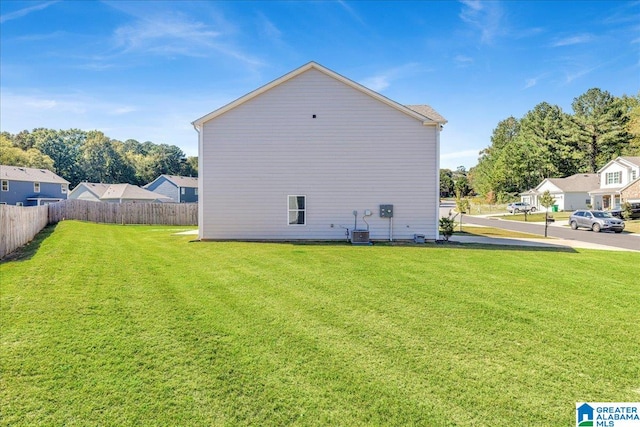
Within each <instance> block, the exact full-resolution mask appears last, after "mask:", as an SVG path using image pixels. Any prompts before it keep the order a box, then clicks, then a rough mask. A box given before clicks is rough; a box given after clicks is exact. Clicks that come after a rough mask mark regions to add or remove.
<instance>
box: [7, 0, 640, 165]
mask: <svg viewBox="0 0 640 427" xmlns="http://www.w3.org/2000/svg"><path fill="white" fill-rule="evenodd" d="M0 31H1V33H0V101H1V105H0V128H1V129H2V130H3V131H8V132H11V133H17V132H19V131H21V130H23V129H28V130H31V129H33V128H35V127H47V128H54V129H68V128H80V129H85V130H91V129H98V130H101V131H103V132H105V133H106V134H107V135H108V136H110V137H112V138H116V139H120V140H125V139H128V138H134V139H137V140H139V141H141V142H143V141H146V140H150V141H153V142H155V143H168V144H175V145H178V146H179V147H181V148H182V149H183V151H184V152H185V153H186V154H187V155H197V134H196V132H195V131H194V130H193V127H192V126H191V124H190V123H191V122H192V121H193V120H195V119H197V118H198V117H200V116H203V115H205V114H207V113H209V112H210V111H213V110H215V109H217V108H218V107H220V106H222V105H224V104H226V103H228V102H230V101H232V100H234V99H236V98H238V97H240V96H242V95H244V94H246V93H248V92H250V91H251V90H253V89H256V88H258V87H260V86H262V85H263V84H266V83H268V82H270V81H271V80H273V79H275V78H277V77H280V76H281V75H283V74H286V73H287V72H289V71H291V70H293V69H295V68H297V67H299V66H301V65H303V64H305V63H307V62H309V61H316V62H319V63H320V64H322V65H324V66H326V67H328V68H330V69H332V70H334V71H336V72H338V73H340V74H342V75H344V76H346V77H348V78H350V79H352V80H355V81H357V82H359V83H361V84H364V85H365V86H367V87H369V88H371V89H373V90H376V91H378V92H380V93H382V94H383V95H385V96H387V97H389V98H391V99H393V100H395V101H397V102H399V103H402V104H422V103H424V104H429V105H431V106H432V107H434V108H435V109H436V110H438V111H439V112H440V113H441V114H442V115H443V116H445V117H446V118H447V119H448V120H449V123H448V124H447V125H446V126H445V129H444V131H443V133H442V135H441V153H442V157H441V167H443V168H451V169H454V168H456V167H457V166H460V165H462V166H465V167H467V168H469V167H471V166H473V165H475V164H476V162H477V157H478V152H479V151H480V150H482V149H483V148H485V147H487V146H488V145H489V144H490V137H491V133H492V130H493V129H494V128H495V126H496V125H497V123H498V122H499V121H500V120H503V119H505V118H507V117H509V116H510V115H513V116H516V117H521V116H522V115H524V114H525V113H526V112H527V111H528V110H530V109H532V108H533V107H534V106H535V105H536V104H538V103H539V102H543V101H546V102H549V103H552V104H557V105H559V106H560V107H562V108H563V110H565V111H567V112H570V111H571V102H572V101H573V99H574V98H575V97H577V96H579V95H581V94H583V93H584V92H586V91H587V90H588V89H590V88H592V87H599V88H601V89H603V90H607V91H609V92H611V93H612V94H613V95H616V96H621V95H623V94H627V95H636V94H638V91H639V90H640V1H631V2H621V1H620V2H618V1H575V2H562V1H504V2H500V1H490V2H484V1H483V2H480V1H472V0H465V1H395V2H382V1H376V2H367V1H315V2H293V1H286V2H267V1H260V2H249V1H244V2H207V1H197V2H173V1H160V2H153V1H140V2H135V1H123V0H119V1H101V2H100V1H12V0H2V1H1V2H0Z"/></svg>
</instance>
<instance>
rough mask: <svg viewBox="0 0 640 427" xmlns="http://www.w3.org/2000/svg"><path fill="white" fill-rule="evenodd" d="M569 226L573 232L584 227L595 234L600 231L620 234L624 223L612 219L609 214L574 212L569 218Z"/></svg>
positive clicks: (601, 212)
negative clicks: (611, 231)
mask: <svg viewBox="0 0 640 427" xmlns="http://www.w3.org/2000/svg"><path fill="white" fill-rule="evenodd" d="M569 225H570V226H571V228H572V229H573V230H577V229H578V228H579V227H584V228H589V229H591V230H593V231H595V232H596V233H597V232H599V231H602V230H613V231H615V232H616V233H621V232H622V230H624V221H622V220H620V219H618V218H614V217H612V216H611V214H609V212H603V211H575V212H574V213H572V214H571V216H570V217H569Z"/></svg>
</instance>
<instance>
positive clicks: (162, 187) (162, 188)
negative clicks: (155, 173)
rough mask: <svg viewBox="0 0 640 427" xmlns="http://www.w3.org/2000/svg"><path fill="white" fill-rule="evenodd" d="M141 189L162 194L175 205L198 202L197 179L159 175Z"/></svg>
mask: <svg viewBox="0 0 640 427" xmlns="http://www.w3.org/2000/svg"><path fill="white" fill-rule="evenodd" d="M143 188H146V189H147V190H149V191H153V192H154V193H158V194H162V195H163V196H166V197H168V198H170V199H171V200H173V201H174V202H175V203H195V202H197V201H198V178H192V177H189V176H175V175H160V176H159V177H157V178H156V179H155V180H153V181H152V182H150V183H149V184H147V185H145V186H144V187H143Z"/></svg>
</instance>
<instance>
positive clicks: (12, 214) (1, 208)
mask: <svg viewBox="0 0 640 427" xmlns="http://www.w3.org/2000/svg"><path fill="white" fill-rule="evenodd" d="M48 220H49V215H48V208H47V207H46V206H33V207H23V206H11V205H0V258H4V256H5V255H7V254H9V253H11V252H13V251H15V250H16V249H18V248H19V247H20V246H22V245H24V244H27V243H29V242H30V241H31V240H33V238H34V237H35V236H36V234H38V233H39V232H40V230H42V229H43V228H44V227H45V226H46V225H47V222H48Z"/></svg>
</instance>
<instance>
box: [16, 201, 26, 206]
mask: <svg viewBox="0 0 640 427" xmlns="http://www.w3.org/2000/svg"><path fill="white" fill-rule="evenodd" d="M16 206H24V203H22V202H16Z"/></svg>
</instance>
